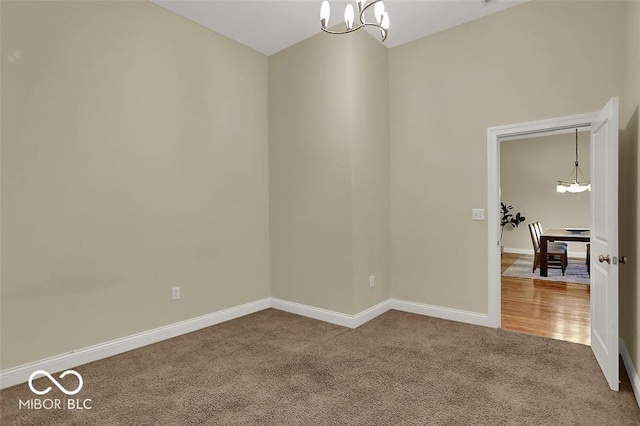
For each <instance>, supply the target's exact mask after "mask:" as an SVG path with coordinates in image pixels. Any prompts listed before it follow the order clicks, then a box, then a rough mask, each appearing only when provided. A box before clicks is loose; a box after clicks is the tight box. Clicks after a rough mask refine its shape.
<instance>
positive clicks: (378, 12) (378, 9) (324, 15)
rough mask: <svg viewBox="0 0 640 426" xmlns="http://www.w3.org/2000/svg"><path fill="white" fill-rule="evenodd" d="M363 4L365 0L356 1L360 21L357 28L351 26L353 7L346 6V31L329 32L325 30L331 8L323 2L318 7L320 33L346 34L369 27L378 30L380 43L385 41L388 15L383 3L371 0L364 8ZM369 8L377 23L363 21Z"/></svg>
mask: <svg viewBox="0 0 640 426" xmlns="http://www.w3.org/2000/svg"><path fill="white" fill-rule="evenodd" d="M365 3H366V0H357V1H356V7H357V8H358V14H359V19H360V24H358V26H357V27H355V28H354V26H353V19H354V11H353V6H352V5H350V4H348V5H347V7H345V9H344V23H345V25H346V27H347V29H346V30H344V31H331V30H329V29H328V28H327V26H328V25H329V16H330V15H331V7H330V6H329V2H328V1H327V0H324V1H323V2H322V5H321V6H320V27H321V28H322V31H324V32H325V33H329V34H348V33H352V32H354V31H357V30H359V29H360V28H364V27H366V26H371V27H376V28H378V29H379V30H380V36H381V37H382V40H381V41H385V39H386V38H387V32H388V31H389V15H387V11H386V10H385V9H384V3H382V0H373V1H372V2H371V3H369V4H367V5H366V6H365ZM371 6H373V15H374V17H375V20H376V22H377V23H372V22H367V21H366V19H365V16H364V15H365V12H366V11H367V9H369V8H370V7H371Z"/></svg>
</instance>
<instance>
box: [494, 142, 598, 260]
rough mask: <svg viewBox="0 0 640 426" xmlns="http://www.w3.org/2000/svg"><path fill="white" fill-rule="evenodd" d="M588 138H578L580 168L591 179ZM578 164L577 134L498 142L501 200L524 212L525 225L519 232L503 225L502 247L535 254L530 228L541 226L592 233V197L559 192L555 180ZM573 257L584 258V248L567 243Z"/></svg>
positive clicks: (586, 194) (580, 245)
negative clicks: (539, 224) (576, 151)
mask: <svg viewBox="0 0 640 426" xmlns="http://www.w3.org/2000/svg"><path fill="white" fill-rule="evenodd" d="M589 138H590V137H589V133H588V132H580V133H579V135H578V150H579V157H580V169H581V170H582V173H583V174H584V176H585V179H589V167H590V152H589ZM574 161H575V133H574V132H571V133H568V134H563V135H553V136H543V137H536V138H530V139H518V140H512V141H504V142H501V143H500V189H501V199H502V201H503V202H505V203H506V204H511V205H513V210H512V214H514V215H515V213H516V212H521V213H522V215H523V216H525V217H526V221H525V222H523V223H521V224H520V226H519V227H517V228H514V227H512V226H509V225H507V226H505V230H504V236H503V238H502V246H503V247H504V248H505V251H509V250H511V249H516V250H529V251H531V253H533V246H532V244H531V236H530V235H529V228H528V226H527V225H528V224H529V223H532V222H540V223H541V224H542V226H543V228H544V229H549V228H569V227H575V228H580V227H582V228H589V226H590V215H589V209H590V206H589V195H590V192H583V193H580V194H571V193H568V192H567V193H564V194H559V193H557V192H556V181H557V180H558V179H561V180H565V179H567V177H569V173H570V172H571V171H572V170H573V163H574ZM569 252H571V253H574V255H579V256H586V251H585V244H584V243H569Z"/></svg>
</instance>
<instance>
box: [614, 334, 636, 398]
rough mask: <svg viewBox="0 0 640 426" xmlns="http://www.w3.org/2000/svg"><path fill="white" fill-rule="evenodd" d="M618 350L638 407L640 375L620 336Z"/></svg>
mask: <svg viewBox="0 0 640 426" xmlns="http://www.w3.org/2000/svg"><path fill="white" fill-rule="evenodd" d="M619 350H620V355H621V356H622V362H624V368H625V369H626V370H627V374H628V375H629V380H630V381H631V387H632V388H633V394H634V395H635V396H636V402H637V403H638V406H639V407H640V377H639V376H638V371H637V370H636V368H635V366H634V365H633V361H632V360H631V354H629V350H628V349H627V345H625V343H624V340H622V338H620V340H619Z"/></svg>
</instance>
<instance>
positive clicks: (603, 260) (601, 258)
mask: <svg viewBox="0 0 640 426" xmlns="http://www.w3.org/2000/svg"><path fill="white" fill-rule="evenodd" d="M598 262H600V263H604V262H607V263H611V258H610V257H609V255H606V256H603V255H600V256H598Z"/></svg>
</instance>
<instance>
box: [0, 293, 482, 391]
mask: <svg viewBox="0 0 640 426" xmlns="http://www.w3.org/2000/svg"><path fill="white" fill-rule="evenodd" d="M267 308H274V309H279V310H281V311H285V312H290V313H292V314H296V315H301V316H305V317H309V318H313V319H316V320H319V321H325V322H329V323H332V324H337V325H341V326H343V327H348V328H357V327H360V326H361V325H363V324H365V323H367V322H369V321H371V320H372V319H374V318H376V317H377V316H379V315H382V314H383V313H385V312H387V311H388V310H390V309H395V310H398V311H403V312H410V313H414V314H419V315H426V316H431V317H435V318H442V319H446V320H451V321H458V322H463V323H467V324H475V325H482V326H490V324H489V321H488V316H487V315H486V314H478V313H475V312H468V311H463V310H459V309H452V308H444V307H440V306H433V305H426V304H423V303H417V302H409V301H406V300H398V299H387V300H385V301H383V302H380V303H378V304H377V305H375V306H372V307H370V308H368V309H365V310H364V311H362V312H360V313H357V314H355V315H349V314H343V313H340V312H335V311H330V310H328V309H322V308H316V307H313V306H309V305H303V304H301V303H296V302H289V301H286V300H282V299H277V298H273V297H269V298H265V299H261V300H257V301H255V302H249V303H246V304H244V305H240V306H235V307H232V308H228V309H224V310H221V311H218V312H214V313H211V314H207V315H202V316H200V317H197V318H193V319H189V320H185V321H180V322H177V323H175V324H170V325H167V326H164V327H158V328H154V329H153V330H148V331H144V332H142V333H137V334H133V335H131V336H126V337H123V338H120V339H115V340H111V341H108V342H104V343H100V344H97V345H94V346H89V347H87V348H83V349H79V350H76V351H71V352H68V353H66V354H62V355H56V356H53V357H50V358H46V359H42V360H39V361H36V362H31V363H29V364H24V365H20V366H18V367H14V368H9V369H7V370H3V371H0V389H4V388H7V387H10V386H14V385H17V384H20V383H24V382H26V381H27V380H28V379H29V376H30V375H31V373H33V372H34V371H35V370H45V371H48V372H50V373H53V372H58V371H62V370H67V369H69V368H74V367H77V366H79V365H83V364H87V363H89V362H93V361H98V360H100V359H104V358H108V357H110V356H114V355H118V354H121V353H123V352H127V351H130V350H133V349H138V348H141V347H143V346H147V345H150V344H153V343H157V342H160V341H162V340H166V339H170V338H172V337H176V336H180V335H182V334H186V333H191V332H193V331H196V330H200V329H202V328H206V327H210V326H212V325H216V324H220V323H222V322H225V321H229V320H232V319H236V318H240V317H242V316H245V315H249V314H252V313H254V312H258V311H261V310H263V309H267Z"/></svg>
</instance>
